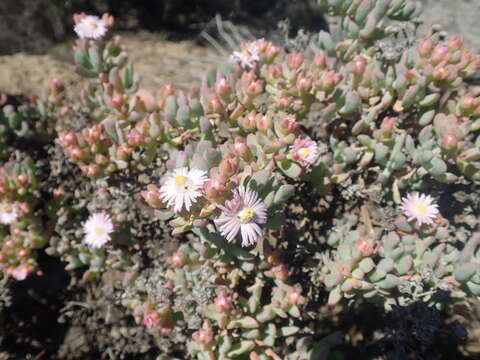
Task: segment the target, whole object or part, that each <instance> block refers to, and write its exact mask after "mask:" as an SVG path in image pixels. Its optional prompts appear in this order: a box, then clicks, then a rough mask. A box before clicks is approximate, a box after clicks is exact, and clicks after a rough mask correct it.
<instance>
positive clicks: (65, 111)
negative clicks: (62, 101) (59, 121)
mask: <svg viewBox="0 0 480 360" xmlns="http://www.w3.org/2000/svg"><path fill="white" fill-rule="evenodd" d="M68 114H70V107H69V106H67V105H65V106H62V107H61V108H60V111H59V112H58V115H60V116H61V117H65V116H67V115H68Z"/></svg>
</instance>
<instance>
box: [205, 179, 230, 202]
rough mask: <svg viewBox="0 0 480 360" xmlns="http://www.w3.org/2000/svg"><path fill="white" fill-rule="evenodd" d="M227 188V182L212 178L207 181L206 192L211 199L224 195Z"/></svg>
mask: <svg viewBox="0 0 480 360" xmlns="http://www.w3.org/2000/svg"><path fill="white" fill-rule="evenodd" d="M226 190H227V188H226V186H225V184H224V183H222V182H221V181H220V180H218V179H210V180H208V181H207V182H206V183H205V194H207V197H209V198H211V199H216V198H218V197H220V196H222V195H223V194H224V193H225V191H226Z"/></svg>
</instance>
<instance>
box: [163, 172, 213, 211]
mask: <svg viewBox="0 0 480 360" xmlns="http://www.w3.org/2000/svg"><path fill="white" fill-rule="evenodd" d="M207 181H208V177H207V173H206V172H205V171H203V170H199V169H195V168H192V169H190V170H189V169H188V168H186V167H184V168H179V169H175V170H173V172H172V173H171V174H170V175H169V176H168V178H167V181H165V184H163V185H162V186H161V187H160V199H161V200H162V201H165V202H167V205H168V206H173V207H174V211H175V212H179V211H181V210H182V209H183V207H184V206H185V209H187V211H189V210H190V208H191V207H192V204H193V203H194V202H195V201H196V200H197V198H198V197H200V196H201V195H202V192H201V190H202V188H203V185H204V184H205V183H206V182H207Z"/></svg>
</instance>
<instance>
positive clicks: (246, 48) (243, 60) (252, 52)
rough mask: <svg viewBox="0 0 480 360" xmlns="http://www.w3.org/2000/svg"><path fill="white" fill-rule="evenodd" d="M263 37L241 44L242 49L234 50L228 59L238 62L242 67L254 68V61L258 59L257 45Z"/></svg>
mask: <svg viewBox="0 0 480 360" xmlns="http://www.w3.org/2000/svg"><path fill="white" fill-rule="evenodd" d="M262 41H264V40H263V39H259V40H255V41H252V42H249V43H246V44H242V45H241V47H242V51H234V52H233V54H232V55H230V61H232V62H238V63H240V66H241V67H242V68H244V69H245V68H250V69H252V68H254V67H255V62H257V61H258V60H260V55H259V46H258V44H259V43H260V42H262Z"/></svg>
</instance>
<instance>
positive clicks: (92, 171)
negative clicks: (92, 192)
mask: <svg viewBox="0 0 480 360" xmlns="http://www.w3.org/2000/svg"><path fill="white" fill-rule="evenodd" d="M100 170H101V169H100V166H98V165H97V164H90V165H88V166H87V167H86V168H85V174H86V175H87V176H88V177H95V176H97V175H98V174H99V173H100Z"/></svg>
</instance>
